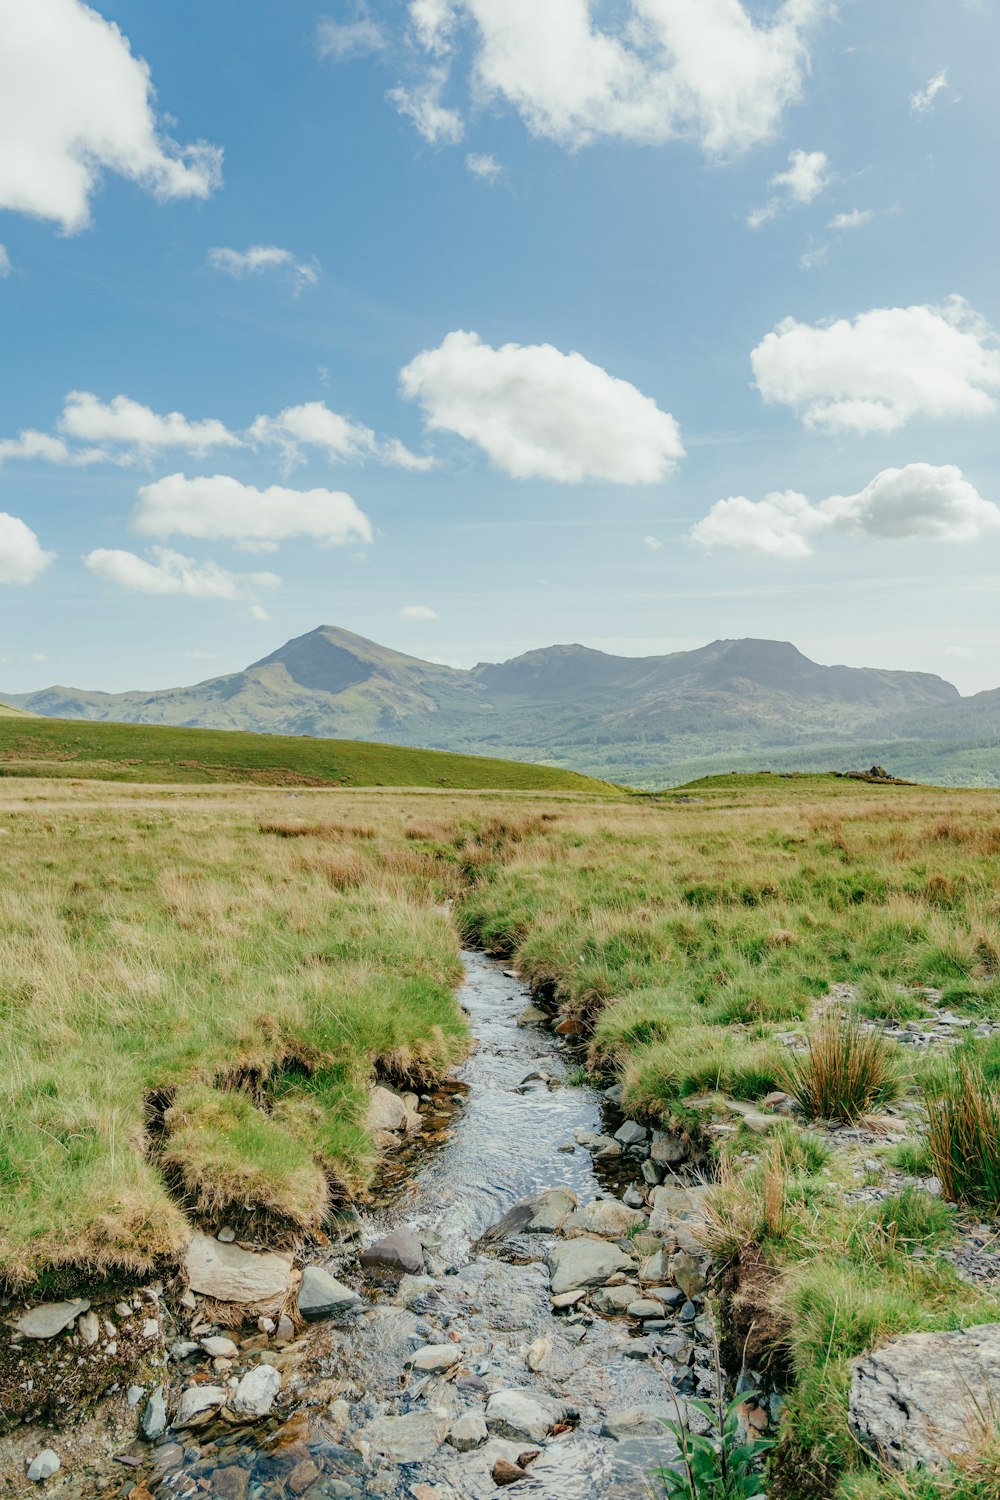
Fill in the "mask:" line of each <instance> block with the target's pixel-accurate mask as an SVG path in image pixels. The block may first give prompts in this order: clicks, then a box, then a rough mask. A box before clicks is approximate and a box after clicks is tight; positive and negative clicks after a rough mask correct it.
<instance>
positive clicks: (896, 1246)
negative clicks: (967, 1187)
mask: <svg viewBox="0 0 1000 1500" xmlns="http://www.w3.org/2000/svg"><path fill="white" fill-rule="evenodd" d="M954 1229H955V1226H954V1220H953V1217H952V1210H951V1209H950V1208H949V1207H948V1205H947V1204H946V1203H942V1201H941V1199H940V1198H932V1197H931V1195H930V1193H925V1192H924V1191H923V1190H922V1189H920V1188H912V1187H910V1188H904V1189H903V1191H902V1192H901V1193H899V1194H895V1195H893V1196H892V1197H890V1198H884V1199H883V1200H882V1201H881V1202H880V1203H875V1204H873V1205H872V1207H871V1208H870V1209H867V1210H866V1211H865V1212H863V1213H862V1214H861V1215H860V1216H859V1218H858V1219H856V1220H855V1223H854V1225H853V1226H852V1230H851V1238H850V1242H849V1248H850V1250H851V1253H852V1254H853V1255H854V1256H855V1257H856V1258H857V1257H859V1256H860V1257H861V1258H862V1259H874V1260H883V1261H884V1260H885V1258H886V1257H887V1256H891V1255H896V1254H903V1253H909V1252H910V1251H912V1250H914V1249H922V1250H929V1249H934V1248H936V1247H937V1246H939V1245H943V1244H945V1243H946V1242H947V1241H948V1240H949V1239H950V1238H951V1237H952V1235H953V1234H954Z"/></svg>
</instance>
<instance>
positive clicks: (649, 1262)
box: [639, 1250, 670, 1283]
mask: <svg viewBox="0 0 1000 1500" xmlns="http://www.w3.org/2000/svg"><path fill="white" fill-rule="evenodd" d="M669 1277H670V1257H669V1255H667V1253H666V1251H665V1250H657V1252H656V1254H655V1255H649V1256H647V1257H646V1259H645V1260H644V1261H643V1263H642V1265H641V1266H640V1267H639V1280H640V1281H644V1282H646V1281H651V1282H657V1283H659V1282H663V1281H667V1280H668V1279H669Z"/></svg>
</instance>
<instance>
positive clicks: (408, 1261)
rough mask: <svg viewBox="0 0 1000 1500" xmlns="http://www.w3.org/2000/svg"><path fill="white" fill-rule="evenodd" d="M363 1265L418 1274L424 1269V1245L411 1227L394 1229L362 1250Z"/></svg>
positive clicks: (413, 1274)
mask: <svg viewBox="0 0 1000 1500" xmlns="http://www.w3.org/2000/svg"><path fill="white" fill-rule="evenodd" d="M361 1264H362V1265H363V1266H385V1267H386V1268H387V1269H388V1270H391V1271H409V1272H410V1274H411V1275H412V1276H416V1275H417V1274H418V1273H419V1272H420V1271H422V1270H423V1269H424V1247H423V1245H422V1244H421V1243H420V1241H419V1239H418V1238H417V1236H416V1235H415V1234H413V1233H412V1231H411V1230H409V1229H394V1230H393V1232H392V1234H386V1235H383V1236H382V1238H381V1239H380V1240H376V1241H375V1243H374V1244H373V1245H369V1246H368V1248H367V1249H366V1250H362V1252H361Z"/></svg>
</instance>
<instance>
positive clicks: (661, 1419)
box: [601, 1406, 674, 1443]
mask: <svg viewBox="0 0 1000 1500" xmlns="http://www.w3.org/2000/svg"><path fill="white" fill-rule="evenodd" d="M673 1416H674V1413H673V1412H671V1411H668V1410H667V1408H666V1407H665V1406H631V1407H628V1408H627V1409H626V1410H625V1411H609V1412H608V1414H607V1416H606V1417H605V1418H604V1421H603V1422H602V1423H601V1437H608V1438H614V1440H615V1442H617V1443H624V1442H628V1440H629V1439H630V1438H651V1437H659V1438H662V1437H663V1436H664V1435H665V1433H666V1431H667V1429H666V1427H665V1425H664V1424H665V1423H666V1422H668V1421H670V1420H671V1418H672V1417H673Z"/></svg>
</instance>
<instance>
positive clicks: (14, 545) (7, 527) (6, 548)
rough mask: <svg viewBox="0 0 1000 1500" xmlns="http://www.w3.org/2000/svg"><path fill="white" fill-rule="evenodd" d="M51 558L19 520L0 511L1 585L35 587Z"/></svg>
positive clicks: (27, 527) (49, 553)
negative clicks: (32, 585) (28, 585)
mask: <svg viewBox="0 0 1000 1500" xmlns="http://www.w3.org/2000/svg"><path fill="white" fill-rule="evenodd" d="M53 556H54V553H52V552H45V551H43V549H42V545H41V543H40V542H39V540H38V538H37V536H36V535H35V533H34V532H33V531H32V530H31V528H30V527H29V526H26V525H25V524H24V522H23V521H22V520H20V519H19V518H18V517H17V516H9V515H8V514H7V513H6V511H0V583H17V584H27V583H34V581H35V579H36V578H39V577H41V575H42V574H43V573H44V572H45V569H46V568H47V567H48V565H49V563H50V562H51V561H52V558H53Z"/></svg>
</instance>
